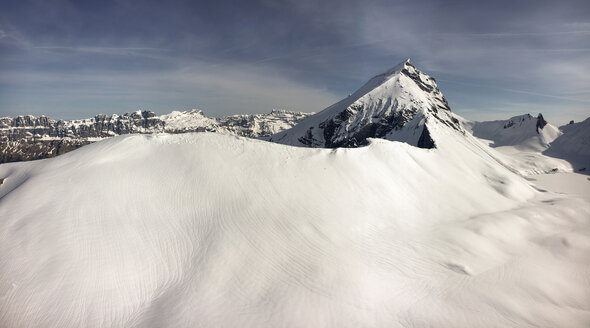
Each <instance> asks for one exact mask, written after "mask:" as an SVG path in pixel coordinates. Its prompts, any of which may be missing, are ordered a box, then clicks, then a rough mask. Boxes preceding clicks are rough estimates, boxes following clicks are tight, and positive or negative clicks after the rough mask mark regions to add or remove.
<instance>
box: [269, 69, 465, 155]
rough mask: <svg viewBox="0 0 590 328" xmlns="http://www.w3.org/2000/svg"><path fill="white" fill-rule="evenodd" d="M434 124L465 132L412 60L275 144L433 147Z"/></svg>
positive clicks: (286, 133)
mask: <svg viewBox="0 0 590 328" xmlns="http://www.w3.org/2000/svg"><path fill="white" fill-rule="evenodd" d="M430 122H432V123H430ZM434 122H438V123H441V124H443V125H444V126H445V127H448V128H452V129H454V130H457V131H461V132H462V131H463V130H462V127H461V125H460V123H459V120H458V119H457V118H455V117H454V115H453V114H452V113H451V109H450V107H449V105H448V103H447V101H446V99H445V98H444V96H443V95H442V93H441V92H440V90H439V89H438V86H437V85H436V81H435V80H434V78H431V77H430V76H428V75H426V74H424V73H422V72H420V71H419V70H417V69H416V67H415V66H414V65H413V64H412V63H411V62H410V59H408V60H406V61H403V62H401V63H400V64H398V65H396V66H394V67H392V68H390V69H389V70H387V71H385V72H384V73H382V74H379V75H376V76H374V77H373V78H371V79H370V80H369V81H368V82H367V83H365V84H364V85H363V86H362V87H361V88H359V89H358V90H357V91H355V92H354V93H353V94H351V95H350V96H348V97H346V98H344V99H343V100H341V101H339V102H337V103H336V104H334V105H332V106H329V107H328V108H326V109H324V110H323V111H321V112H319V113H317V114H315V115H312V116H310V117H309V118H307V119H306V120H304V121H302V122H301V123H299V124H298V125H297V126H295V127H293V128H291V129H289V130H286V131H283V132H281V133H278V134H276V135H274V136H272V137H271V138H270V141H274V142H278V143H282V144H289V145H294V146H307V147H326V148H336V147H357V146H360V145H364V144H366V143H367V138H383V139H388V140H396V141H404V142H407V143H409V144H411V145H414V146H418V147H421V148H434V147H435V146H436V143H435V141H434V140H433V139H432V136H431V134H430V132H429V130H428V127H427V125H429V124H435V123H434Z"/></svg>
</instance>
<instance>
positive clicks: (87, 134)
mask: <svg viewBox="0 0 590 328" xmlns="http://www.w3.org/2000/svg"><path fill="white" fill-rule="evenodd" d="M309 115H311V114H310V113H301V112H292V111H286V110H273V111H272V112H271V113H268V114H250V115H230V116H225V117H221V118H210V117H207V116H205V115H204V114H203V112H202V111H201V110H197V109H194V110H190V111H173V112H171V113H169V114H165V115H161V116H157V115H156V114H155V113H153V112H150V111H136V112H133V113H126V114H123V115H117V114H113V115H104V114H99V115H96V116H95V117H91V118H87V119H82V120H72V121H64V120H53V119H50V118H48V117H45V116H40V117H35V116H32V115H26V116H17V117H14V118H10V117H3V118H0V146H1V147H0V163H3V162H16V161H24V160H33V159H40V158H48V157H53V156H56V155H60V154H63V153H66V152H68V151H71V150H74V149H76V148H79V147H81V146H84V145H86V144H89V143H92V142H95V141H97V140H101V139H104V138H110V137H113V136H117V135H122V134H133V133H186V132H218V133H226V134H234V135H239V136H246V137H251V138H257V137H265V136H270V135H272V134H274V133H277V132H279V131H281V130H284V129H288V128H290V127H292V126H294V125H295V124H297V123H298V122H299V121H301V120H302V119H304V118H305V117H307V116H309Z"/></svg>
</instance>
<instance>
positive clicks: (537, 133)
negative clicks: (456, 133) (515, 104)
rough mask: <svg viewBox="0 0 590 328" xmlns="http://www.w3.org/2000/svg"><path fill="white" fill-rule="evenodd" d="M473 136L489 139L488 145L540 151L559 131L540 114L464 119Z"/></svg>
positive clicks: (545, 147) (547, 145)
mask: <svg viewBox="0 0 590 328" xmlns="http://www.w3.org/2000/svg"><path fill="white" fill-rule="evenodd" d="M465 126H466V127H468V128H469V129H470V130H471V132H472V133H473V135H474V136H476V137H478V138H481V139H485V140H489V141H491V144H490V146H492V147H501V146H517V147H519V148H521V149H522V150H536V151H542V150H545V149H547V147H549V144H550V143H551V142H552V141H553V140H555V138H557V137H558V136H559V135H560V134H561V133H560V132H559V129H558V128H556V127H555V126H553V125H551V124H549V123H547V121H545V119H544V118H543V115H542V114H539V115H538V116H537V117H533V116H532V115H531V114H525V115H519V116H514V117H511V118H509V119H507V120H497V121H484V122H475V121H473V122H469V121H465Z"/></svg>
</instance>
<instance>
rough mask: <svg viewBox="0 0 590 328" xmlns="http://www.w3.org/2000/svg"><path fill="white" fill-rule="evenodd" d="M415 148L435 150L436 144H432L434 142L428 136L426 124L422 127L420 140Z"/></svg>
mask: <svg viewBox="0 0 590 328" xmlns="http://www.w3.org/2000/svg"><path fill="white" fill-rule="evenodd" d="M417 146H418V147H420V148H426V149H432V148H436V144H435V143H434V140H432V137H431V136H430V132H429V131H428V127H426V124H425V125H424V128H423V129H422V134H420V139H418V145H417Z"/></svg>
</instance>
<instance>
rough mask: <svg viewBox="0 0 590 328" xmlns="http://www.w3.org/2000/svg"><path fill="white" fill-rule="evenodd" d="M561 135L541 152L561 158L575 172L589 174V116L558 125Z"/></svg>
mask: <svg viewBox="0 0 590 328" xmlns="http://www.w3.org/2000/svg"><path fill="white" fill-rule="evenodd" d="M559 129H560V130H561V132H562V135H561V136H559V137H558V138H557V139H555V140H553V142H552V143H551V146H550V147H549V148H548V149H547V150H546V151H545V152H543V154H545V155H548V156H552V157H557V158H563V159H565V160H567V161H568V162H569V163H571V164H572V166H573V167H574V170H575V171H577V172H584V173H586V174H590V118H587V119H586V120H584V121H582V122H579V123H573V124H567V125H564V126H560V127H559Z"/></svg>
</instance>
